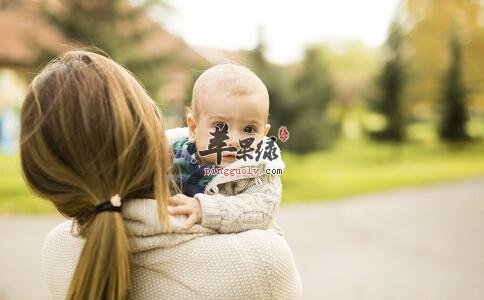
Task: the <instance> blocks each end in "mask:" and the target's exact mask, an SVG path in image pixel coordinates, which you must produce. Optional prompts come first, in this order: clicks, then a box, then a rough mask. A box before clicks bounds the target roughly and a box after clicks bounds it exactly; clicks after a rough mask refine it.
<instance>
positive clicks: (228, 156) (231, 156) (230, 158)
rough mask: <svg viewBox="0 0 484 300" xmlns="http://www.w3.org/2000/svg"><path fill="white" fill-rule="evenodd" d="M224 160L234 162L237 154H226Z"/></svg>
mask: <svg viewBox="0 0 484 300" xmlns="http://www.w3.org/2000/svg"><path fill="white" fill-rule="evenodd" d="M223 158H224V160H226V161H234V160H235V153H229V154H224V155H223Z"/></svg>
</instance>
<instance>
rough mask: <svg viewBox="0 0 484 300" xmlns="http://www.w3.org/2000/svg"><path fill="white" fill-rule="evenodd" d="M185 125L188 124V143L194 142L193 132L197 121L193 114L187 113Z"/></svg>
mask: <svg viewBox="0 0 484 300" xmlns="http://www.w3.org/2000/svg"><path fill="white" fill-rule="evenodd" d="M187 125H188V140H189V141H190V143H195V134H196V132H197V121H196V120H195V117H193V114H191V113H189V114H188V115H187Z"/></svg>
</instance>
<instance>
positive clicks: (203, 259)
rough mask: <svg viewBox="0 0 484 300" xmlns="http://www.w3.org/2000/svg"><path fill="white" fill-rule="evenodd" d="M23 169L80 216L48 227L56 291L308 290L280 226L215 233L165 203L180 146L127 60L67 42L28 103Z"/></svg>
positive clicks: (161, 295) (243, 295) (48, 264)
mask: <svg viewBox="0 0 484 300" xmlns="http://www.w3.org/2000/svg"><path fill="white" fill-rule="evenodd" d="M21 162H22V169H23V173H24V177H25V179H26V181H27V183H28V185H29V186H30V188H31V189H32V190H33V191H34V192H35V193H36V194H38V195H39V196H41V197H43V198H46V199H48V200H49V201H52V203H53V204H54V205H55V206H56V208H57V209H58V211H59V212H60V213H61V214H63V215H64V216H66V217H68V218H69V219H71V220H72V221H68V222H65V223H62V224H60V225H59V226H57V227H56V228H54V229H53V230H52V231H51V232H50V233H49V235H48V237H47V238H46V241H45V243H44V248H43V256H42V257H43V265H44V271H45V274H46V277H47V283H48V286H49V289H50V291H51V293H52V295H53V298H54V299H65V298H67V299H127V298H128V297H129V298H130V299H191V298H194V299H220V298H230V299H266V298H273V299H283V298H287V299H290V298H299V297H300V293H301V283H300V279H299V274H298V272H297V270H296V268H295V264H294V260H293V257H292V253H291V251H290V249H289V247H288V245H287V243H286V242H285V240H284V239H283V238H282V237H281V236H280V235H278V233H276V232H275V231H274V230H272V229H268V230H250V231H246V232H242V233H238V234H227V235H223V234H215V232H214V231H212V230H210V229H206V228H203V227H201V226H200V225H195V226H193V227H192V228H191V229H190V230H189V231H183V229H182V225H183V223H181V222H178V221H180V220H178V219H176V218H173V217H169V215H168V214H167V198H168V197H169V195H170V189H171V187H172V186H173V185H172V183H171V181H170V178H171V176H170V167H171V156H170V150H169V147H168V142H167V138H166V137H165V132H164V125H163V121H162V118H161V115H160V112H159V110H158V108H157V106H156V105H155V103H154V102H153V101H152V100H151V99H150V98H149V96H148V95H147V94H146V92H145V91H144V90H143V88H142V87H141V86H140V85H139V83H138V82H137V81H136V80H135V79H134V77H133V76H132V75H131V74H129V72H127V71H126V70H125V69H123V68H122V67H121V66H119V65H118V64H116V63H115V62H113V61H111V60H110V59H108V58H105V57H103V56H101V55H98V54H95V53H91V52H86V51H72V52H68V53H66V54H65V55H63V56H62V57H60V58H59V59H57V60H55V61H53V62H52V63H50V64H49V65H48V66H47V67H46V68H45V69H44V70H43V71H42V72H41V73H40V74H39V75H38V76H36V78H35V79H34V80H33V81H32V83H31V85H30V87H29V90H28V93H27V96H26V99H25V101H24V104H23V107H22V113H21Z"/></svg>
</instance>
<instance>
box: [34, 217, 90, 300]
mask: <svg viewBox="0 0 484 300" xmlns="http://www.w3.org/2000/svg"><path fill="white" fill-rule="evenodd" d="M83 246H84V240H83V239H82V238H79V237H76V236H75V235H74V234H73V225H72V221H66V222H62V223H60V224H58V225H57V226H56V227H54V228H53V229H52V230H51V231H50V232H49V233H48V234H47V236H46V237H45V239H44V242H43V244H42V271H43V273H44V277H45V279H46V281H47V286H48V287H49V291H50V292H51V294H52V298H53V299H63V298H64V297H65V295H66V294H67V290H68V288H69V282H70V280H69V279H70V278H71V277H72V274H73V273H74V270H75V268H76V265H77V261H78V259H79V256H80V254H81V251H82V247H83Z"/></svg>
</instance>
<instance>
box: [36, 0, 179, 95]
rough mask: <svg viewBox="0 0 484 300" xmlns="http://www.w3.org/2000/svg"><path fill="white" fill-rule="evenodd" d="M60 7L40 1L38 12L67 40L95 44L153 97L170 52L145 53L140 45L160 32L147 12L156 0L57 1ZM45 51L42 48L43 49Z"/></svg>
mask: <svg viewBox="0 0 484 300" xmlns="http://www.w3.org/2000/svg"><path fill="white" fill-rule="evenodd" d="M59 3H60V4H61V7H60V8H56V9H53V8H51V7H49V5H48V2H47V1H46V2H45V3H44V7H43V9H42V13H43V14H44V15H45V16H47V17H48V19H49V21H50V22H51V23H52V24H53V25H54V26H56V28H58V29H59V30H60V31H61V32H62V33H63V34H64V35H65V37H66V38H68V39H69V40H72V41H75V42H76V43H80V44H81V45H83V46H88V47H96V48H99V49H101V50H102V51H104V52H106V53H107V54H108V55H109V56H110V57H112V58H113V59H114V60H116V61H117V62H119V63H120V64H121V65H124V66H125V67H126V68H127V69H128V70H130V71H131V72H133V73H134V74H135V75H136V76H137V78H138V79H140V81H141V82H142V83H143V84H144V86H145V88H146V89H147V90H148V91H150V92H151V93H152V94H153V95H154V96H156V92H157V90H158V88H159V86H160V85H161V82H162V80H163V78H161V75H162V72H160V70H161V69H162V68H163V66H165V65H166V64H167V62H168V61H169V60H170V58H171V57H172V56H173V55H174V53H173V54H172V53H170V54H150V55H147V54H146V52H145V49H144V48H143V46H146V45H143V44H144V43H145V42H146V41H147V40H149V39H150V38H152V37H153V35H154V34H156V33H157V32H159V31H160V27H159V25H158V24H157V23H155V22H153V21H151V20H150V19H149V18H148V17H147V15H148V11H149V10H150V9H151V8H153V7H154V6H156V5H161V2H160V1H159V0H158V1H156V0H145V1H141V2H140V3H138V4H137V5H136V6H134V5H132V4H130V2H129V1H128V0H104V1H81V0H66V1H62V2H59ZM44 52H45V50H44ZM55 56H56V55H55V54H54V53H47V55H46V54H45V53H44V54H43V55H41V57H40V59H41V61H39V64H40V63H45V61H46V58H47V57H49V58H52V57H55Z"/></svg>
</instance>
